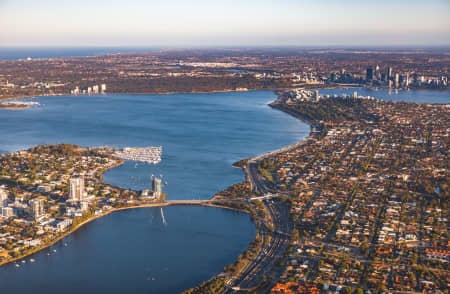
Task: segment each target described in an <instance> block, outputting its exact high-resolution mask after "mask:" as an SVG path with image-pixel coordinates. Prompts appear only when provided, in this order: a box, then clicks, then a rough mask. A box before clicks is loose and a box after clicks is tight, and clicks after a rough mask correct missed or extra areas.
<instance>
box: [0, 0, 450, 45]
mask: <svg viewBox="0 0 450 294" xmlns="http://www.w3.org/2000/svg"><path fill="white" fill-rule="evenodd" d="M0 28H1V30H0V46H4V47H5V46H128V47H130V46H147V47H160V46H174V47H179V46H181V47H182V46H189V47H196V46H199V47H200V46H450V0H426V1H425V0H423V1H417V0H408V1H406V0H390V1H387V0H373V1H365V0H359V1H356V0H222V1H218V0H121V1H119V0H0Z"/></svg>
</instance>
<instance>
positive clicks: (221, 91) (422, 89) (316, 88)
mask: <svg viewBox="0 0 450 294" xmlns="http://www.w3.org/2000/svg"><path fill="white" fill-rule="evenodd" d="M299 87H300V88H305V89H307V90H329V89H346V88H348V89H359V88H364V89H369V90H375V89H377V90H389V88H388V87H379V88H378V87H369V86H366V85H330V86H325V87H320V86H319V87H317V85H311V87H309V86H308V85H302V86H299ZM294 88H295V87H294ZM286 89H290V88H264V89H263V88H262V89H249V88H237V89H223V90H211V91H190V92H177V91H162V92H158V91H156V92H152V91H148V92H140V93H135V92H126V93H124V92H106V93H104V94H101V93H98V94H78V95H74V94H70V93H54V94H37V95H20V96H16V97H2V98H0V103H2V102H5V101H10V100H15V99H28V98H40V97H52V96H73V97H77V96H93V95H109V94H111V95H172V94H212V93H229V92H250V91H273V92H274V93H275V94H276V93H277V92H278V91H281V90H286ZM391 90H397V91H409V90H413V91H437V92H450V89H432V88H431V89H428V88H409V89H392V88H391ZM269 105H270V104H269ZM26 108H29V107H26ZM26 108H20V109H26ZM0 109H2V108H1V107H0ZM3 109H9V108H3ZM17 109H19V108H17ZM302 121H303V120H302Z"/></svg>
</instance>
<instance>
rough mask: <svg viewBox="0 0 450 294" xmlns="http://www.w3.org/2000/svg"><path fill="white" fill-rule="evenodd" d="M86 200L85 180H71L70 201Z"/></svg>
mask: <svg viewBox="0 0 450 294" xmlns="http://www.w3.org/2000/svg"><path fill="white" fill-rule="evenodd" d="M83 199H84V178H82V177H74V178H70V179H69V201H72V202H76V201H83Z"/></svg>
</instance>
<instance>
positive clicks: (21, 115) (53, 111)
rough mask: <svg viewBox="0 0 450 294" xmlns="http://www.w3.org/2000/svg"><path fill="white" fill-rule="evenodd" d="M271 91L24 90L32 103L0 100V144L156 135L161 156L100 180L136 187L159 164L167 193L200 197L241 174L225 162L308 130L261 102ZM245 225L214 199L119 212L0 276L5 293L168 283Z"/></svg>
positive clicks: (203, 269)
mask: <svg viewBox="0 0 450 294" xmlns="http://www.w3.org/2000/svg"><path fill="white" fill-rule="evenodd" d="M274 99H275V95H274V94H273V93H272V92H269V91H257V92H242V93H217V94H175V95H107V96H78V97H71V96H61V97H41V98H36V99H28V100H36V101H39V102H40V103H41V105H40V106H36V107H34V106H33V107H31V108H29V109H25V110H4V111H0V125H1V126H2V127H1V128H0V138H1V142H0V152H12V151H16V150H20V149H25V148H28V147H30V146H34V145H37V144H43V143H63V142H64V143H73V144H79V145H82V146H100V145H112V146H117V147H124V146H149V145H156V146H158V145H161V146H163V159H162V162H161V163H160V164H159V165H157V166H152V165H148V164H142V163H141V164H136V163H134V162H126V163H125V164H124V165H123V166H120V167H117V168H114V169H112V170H110V171H108V172H107V173H105V180H106V181H109V182H110V183H112V184H114V185H120V186H123V187H127V188H132V189H143V188H150V181H149V177H150V176H151V174H156V175H160V174H162V175H163V177H164V181H167V185H166V186H164V187H163V189H164V190H165V191H166V192H168V197H167V198H168V199H193V198H196V199H197V198H200V199H207V198H209V197H211V196H212V195H213V194H214V193H216V192H218V191H220V190H221V189H223V188H226V187H228V186H229V185H231V184H233V183H236V182H239V181H242V180H243V174H242V172H241V171H240V170H239V169H236V168H233V167H231V164H232V163H233V162H235V161H237V160H240V159H243V158H246V157H250V156H254V155H257V154H261V153H264V152H267V151H271V150H274V149H277V148H281V147H283V146H285V145H287V144H291V143H294V142H296V141H298V140H300V139H301V138H303V137H304V136H306V135H307V134H308V133H309V127H308V126H307V125H305V124H303V123H301V122H299V121H298V120H296V119H294V118H292V117H290V116H288V115H286V114H284V113H282V112H279V111H276V110H272V109H270V108H269V107H268V106H267V103H268V102H270V101H272V100H274ZM163 215H164V220H165V222H164V221H163ZM254 236H255V229H254V226H253V224H252V223H251V221H250V219H249V216H248V215H246V214H242V213H236V212H233V211H228V210H223V209H217V208H204V207H166V208H163V210H161V209H160V208H141V209H136V210H128V211H122V212H117V213H113V214H111V215H108V216H106V217H104V218H101V219H98V220H95V221H94V222H92V223H90V224H89V225H87V226H85V227H83V228H81V229H80V230H79V231H77V232H75V233H74V234H73V235H71V236H69V237H67V238H65V240H64V241H63V242H60V243H58V244H56V245H55V246H53V247H52V248H51V249H50V250H44V251H42V252H40V253H38V254H36V255H34V256H33V258H34V259H36V262H35V263H29V258H27V263H26V264H21V266H20V268H16V267H15V266H14V265H7V266H4V267H0V287H1V289H2V292H3V290H6V293H26V292H30V291H33V293H61V292H63V293H80V292H84V293H177V292H180V291H182V290H183V289H186V288H189V287H192V286H194V285H196V284H198V283H199V282H201V281H203V280H206V279H209V278H210V277H212V276H213V275H215V274H217V273H220V272H221V270H222V269H223V267H224V266H226V265H227V264H229V263H231V262H234V260H236V257H237V256H238V255H239V254H240V253H242V252H243V251H244V250H245V249H247V248H248V244H249V242H250V241H251V240H253V238H254ZM64 243H67V246H64ZM53 249H55V250H56V253H55V252H53ZM47 253H50V254H51V255H50V256H48V255H47ZM25 281H26V282H25Z"/></svg>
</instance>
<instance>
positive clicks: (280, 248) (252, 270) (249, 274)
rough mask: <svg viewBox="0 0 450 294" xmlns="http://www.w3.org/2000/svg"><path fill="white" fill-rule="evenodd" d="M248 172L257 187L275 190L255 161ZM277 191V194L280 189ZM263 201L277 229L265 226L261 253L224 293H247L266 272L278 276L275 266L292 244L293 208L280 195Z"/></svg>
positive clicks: (234, 279)
mask: <svg viewBox="0 0 450 294" xmlns="http://www.w3.org/2000/svg"><path fill="white" fill-rule="evenodd" d="M246 172H247V175H248V179H249V181H250V183H251V185H252V189H253V191H258V192H261V193H270V192H273V191H272V190H271V189H270V188H269V187H268V186H267V184H266V180H265V178H264V177H263V176H262V175H261V174H259V172H258V166H257V163H256V162H255V161H250V162H249V163H248V165H247V167H246ZM274 194H275V195H276V193H274ZM262 203H263V204H264V208H265V210H266V215H267V217H266V220H265V222H270V223H272V225H273V231H269V230H268V228H267V227H265V226H263V227H262V231H261V237H262V239H263V245H262V247H261V248H260V250H259V252H258V254H257V256H256V257H255V258H254V259H253V260H252V261H251V262H250V263H248V264H247V265H246V266H245V267H244V268H243V269H242V270H241V271H240V272H239V273H238V274H237V275H236V277H234V278H233V279H231V280H228V281H227V289H225V290H224V291H223V292H222V293H245V292H248V290H250V289H252V288H254V287H256V286H258V285H259V284H261V282H262V281H263V277H264V276H268V277H270V278H271V280H272V281H275V280H277V278H278V277H277V276H276V275H275V276H274V273H273V269H274V267H275V265H276V263H277V262H278V261H279V260H280V259H281V258H283V254H284V252H285V250H286V249H287V247H288V245H289V236H290V233H291V229H292V228H291V225H290V219H289V210H288V208H287V207H286V206H285V205H284V204H283V203H281V201H280V200H279V199H264V200H263V201H262ZM266 240H268V241H266ZM264 241H266V242H264ZM264 243H267V245H264Z"/></svg>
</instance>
